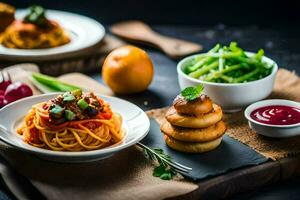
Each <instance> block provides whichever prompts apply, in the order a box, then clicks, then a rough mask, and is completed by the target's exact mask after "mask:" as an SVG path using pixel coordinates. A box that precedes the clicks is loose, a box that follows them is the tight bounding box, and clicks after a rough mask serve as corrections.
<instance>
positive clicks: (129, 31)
mask: <svg viewBox="0 0 300 200" xmlns="http://www.w3.org/2000/svg"><path fill="white" fill-rule="evenodd" d="M110 30H111V32H112V33H113V34H115V35H117V36H119V37H122V38H124V39H127V40H131V41H135V42H141V43H144V44H148V45H151V46H154V47H157V48H159V49H161V50H162V51H164V52H165V53H166V54H167V55H169V56H170V57H172V58H179V57H183V56H186V55H188V54H191V53H195V52H198V51H201V50H202V46H201V45H199V44H196V43H192V42H188V41H184V40H179V39H176V38H171V37H167V36H163V35H160V34H158V33H156V32H154V31H153V30H152V29H151V28H150V27H149V26H148V25H147V24H145V23H143V22H140V21H125V22H120V23H117V24H114V25H112V26H111V29H110Z"/></svg>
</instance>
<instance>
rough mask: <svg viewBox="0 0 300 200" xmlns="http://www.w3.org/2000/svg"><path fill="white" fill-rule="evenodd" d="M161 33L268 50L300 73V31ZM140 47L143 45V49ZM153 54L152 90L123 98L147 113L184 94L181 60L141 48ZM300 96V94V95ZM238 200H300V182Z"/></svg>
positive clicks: (172, 29)
mask: <svg viewBox="0 0 300 200" xmlns="http://www.w3.org/2000/svg"><path fill="white" fill-rule="evenodd" d="M153 28H154V29H155V30H156V31H158V32H159V33H163V34H165V35H169V36H174V37H177V38H181V39H187V40H191V41H194V42H198V43H201V44H202V45H203V46H204V51H207V50H208V49H210V48H212V47H213V46H214V45H215V44H216V43H221V44H228V43H230V42H231V41H236V42H238V43H239V45H240V46H241V47H242V48H243V49H246V50H247V51H257V50H258V49H259V48H262V49H264V50H265V55H266V56H268V57H270V58H272V59H273V60H274V61H275V62H277V64H278V66H279V67H283V68H286V69H289V70H292V71H295V72H296V73H298V74H299V73H300V65H299V64H300V49H299V48H298V44H299V42H300V29H299V28H297V27H294V28H287V29H286V28H284V27H281V28H277V29H274V28H272V29H266V28H261V27H259V26H246V27H227V26H225V25H222V24H220V25H217V26H209V27H196V26H166V25H164V26H154V27H153ZM139 46H140V45H139ZM141 47H142V48H144V49H145V50H146V51H147V52H149V54H150V57H151V58H152V61H153V62H154V66H155V76H154V80H153V82H152V84H151V85H150V87H149V89H148V90H147V91H145V92H143V93H140V94H136V95H127V96H126V95H125V96H120V97H121V98H125V99H127V100H129V101H131V102H133V103H135V104H137V105H139V106H140V107H142V108H143V109H144V110H149V109H152V108H159V107H163V106H168V105H170V104H171V103H172V101H173V99H174V97H175V96H176V95H177V94H178V93H179V92H180V89H179V85H178V81H177V72H176V64H177V62H178V60H172V59H170V58H168V57H167V56H165V55H164V54H163V53H161V52H159V51H157V50H155V49H151V48H148V47H145V46H141ZM90 75H91V76H92V77H93V78H95V79H97V80H99V81H101V82H102V80H101V76H100V74H99V73H96V74H95V73H91V74H90ZM299 94H300V91H299ZM234 198H235V199H256V198H259V199H265V198H267V199H289V200H293V199H299V198H300V180H297V179H296V178H295V179H293V180H292V181H290V182H289V181H287V182H284V183H280V184H275V185H271V186H268V187H264V188H261V189H259V190H256V191H250V192H247V193H244V194H237V195H236V196H235V197H234Z"/></svg>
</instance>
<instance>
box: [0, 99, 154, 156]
mask: <svg viewBox="0 0 300 200" xmlns="http://www.w3.org/2000/svg"><path fill="white" fill-rule="evenodd" d="M58 94H61V93H49V94H42V95H35V96H31V97H26V98H23V99H20V100H17V101H15V102H13V103H10V104H8V105H6V106H4V107H3V108H1V109H0V113H1V111H2V110H5V109H11V108H12V107H14V105H15V104H17V103H19V102H22V101H26V100H30V99H34V98H40V97H45V96H49V99H50V98H51V97H53V96H56V95H58ZM96 95H97V96H99V97H100V98H101V97H105V98H108V99H115V100H118V101H123V102H124V103H126V104H130V105H131V106H134V107H135V108H136V109H137V110H138V111H139V112H140V113H141V114H142V115H144V116H146V117H147V115H146V113H145V112H144V111H143V110H142V109H141V108H139V107H138V106H136V105H135V104H133V103H130V102H128V101H126V100H123V99H120V98H117V97H111V96H107V95H102V94H96ZM25 114H26V113H23V115H25ZM143 125H144V126H147V129H146V130H147V131H145V132H144V133H140V134H139V137H136V138H134V139H132V140H130V141H129V142H128V143H121V144H119V145H117V146H112V147H107V148H103V149H98V150H91V151H80V152H65V151H52V150H48V149H42V148H38V147H34V146H32V145H29V144H26V143H25V142H24V143H25V145H29V146H30V147H31V148H30V149H26V148H23V147H21V146H18V145H17V144H15V143H14V142H12V141H10V140H6V138H3V137H1V136H0V137H1V141H3V142H5V143H7V144H9V145H11V146H13V147H15V148H17V149H20V150H23V151H27V152H30V153H35V154H40V155H44V156H56V157H76V156H79V157H85V156H87V157H88V156H95V155H103V154H110V153H114V152H117V151H120V150H122V149H125V148H127V147H129V146H132V145H134V144H136V143H138V142H139V141H141V140H142V139H143V138H144V137H145V136H146V135H147V134H148V132H149V130H150V120H149V118H148V117H147V124H143ZM6 128H7V127H6ZM0 132H1V131H0ZM13 134H16V136H18V135H17V133H13ZM126 134H127V135H128V134H129V133H126Z"/></svg>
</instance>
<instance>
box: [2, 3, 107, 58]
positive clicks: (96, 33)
mask: <svg viewBox="0 0 300 200" xmlns="http://www.w3.org/2000/svg"><path fill="white" fill-rule="evenodd" d="M25 12H26V9H18V10H17V12H16V18H20V17H21V16H22V17H23V16H24V15H25ZM46 15H49V18H50V19H55V20H56V21H58V23H59V24H61V25H62V27H63V28H64V29H65V30H67V31H70V32H75V33H77V34H78V38H77V39H76V40H74V38H71V42H70V43H68V44H65V45H62V46H58V47H53V48H46V49H11V48H6V47H4V46H2V45H0V56H1V57H5V56H7V57H26V56H30V57H44V56H53V55H58V54H67V53H72V52H77V51H79V50H82V49H86V48H88V47H91V46H93V45H96V44H97V43H99V42H100V41H101V40H102V39H103V38H104V35H105V29H104V27H103V26H102V25H101V24H100V23H98V22H97V21H96V20H94V19H91V18H89V17H85V16H82V15H78V14H75V13H70V12H65V11H58V10H47V11H46ZM75 22H77V23H75ZM90 28H92V30H87V29H90ZM91 34H92V35H91ZM71 35H72V34H71ZM72 39H73V40H72Z"/></svg>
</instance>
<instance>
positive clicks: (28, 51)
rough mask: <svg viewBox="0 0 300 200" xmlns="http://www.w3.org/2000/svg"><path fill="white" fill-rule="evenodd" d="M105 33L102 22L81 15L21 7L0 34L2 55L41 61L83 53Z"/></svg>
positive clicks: (35, 7)
mask: <svg viewBox="0 0 300 200" xmlns="http://www.w3.org/2000/svg"><path fill="white" fill-rule="evenodd" d="M37 13H38V14H39V15H38V17H36V16H37ZM32 17H34V18H33V19H32ZM42 22H43V23H42ZM104 35H105V29H104V27H103V26H102V25H101V24H100V23H98V22H97V21H96V20H94V19H91V18H88V17H85V16H82V15H78V14H74V13H70V12H64V11H57V10H46V9H44V8H43V7H41V6H32V7H30V8H29V9H18V10H17V11H16V12H15V20H14V21H13V22H12V23H11V24H10V25H8V26H7V27H6V29H5V31H3V33H1V34H0V58H1V59H5V60H14V61H16V60H18V61H41V60H51V59H60V58H66V57H70V56H75V55H79V54H80V55H83V54H85V53H88V52H90V50H92V49H95V48H94V47H95V46H97V45H98V44H99V43H100V42H101V40H102V39H103V38H104Z"/></svg>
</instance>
